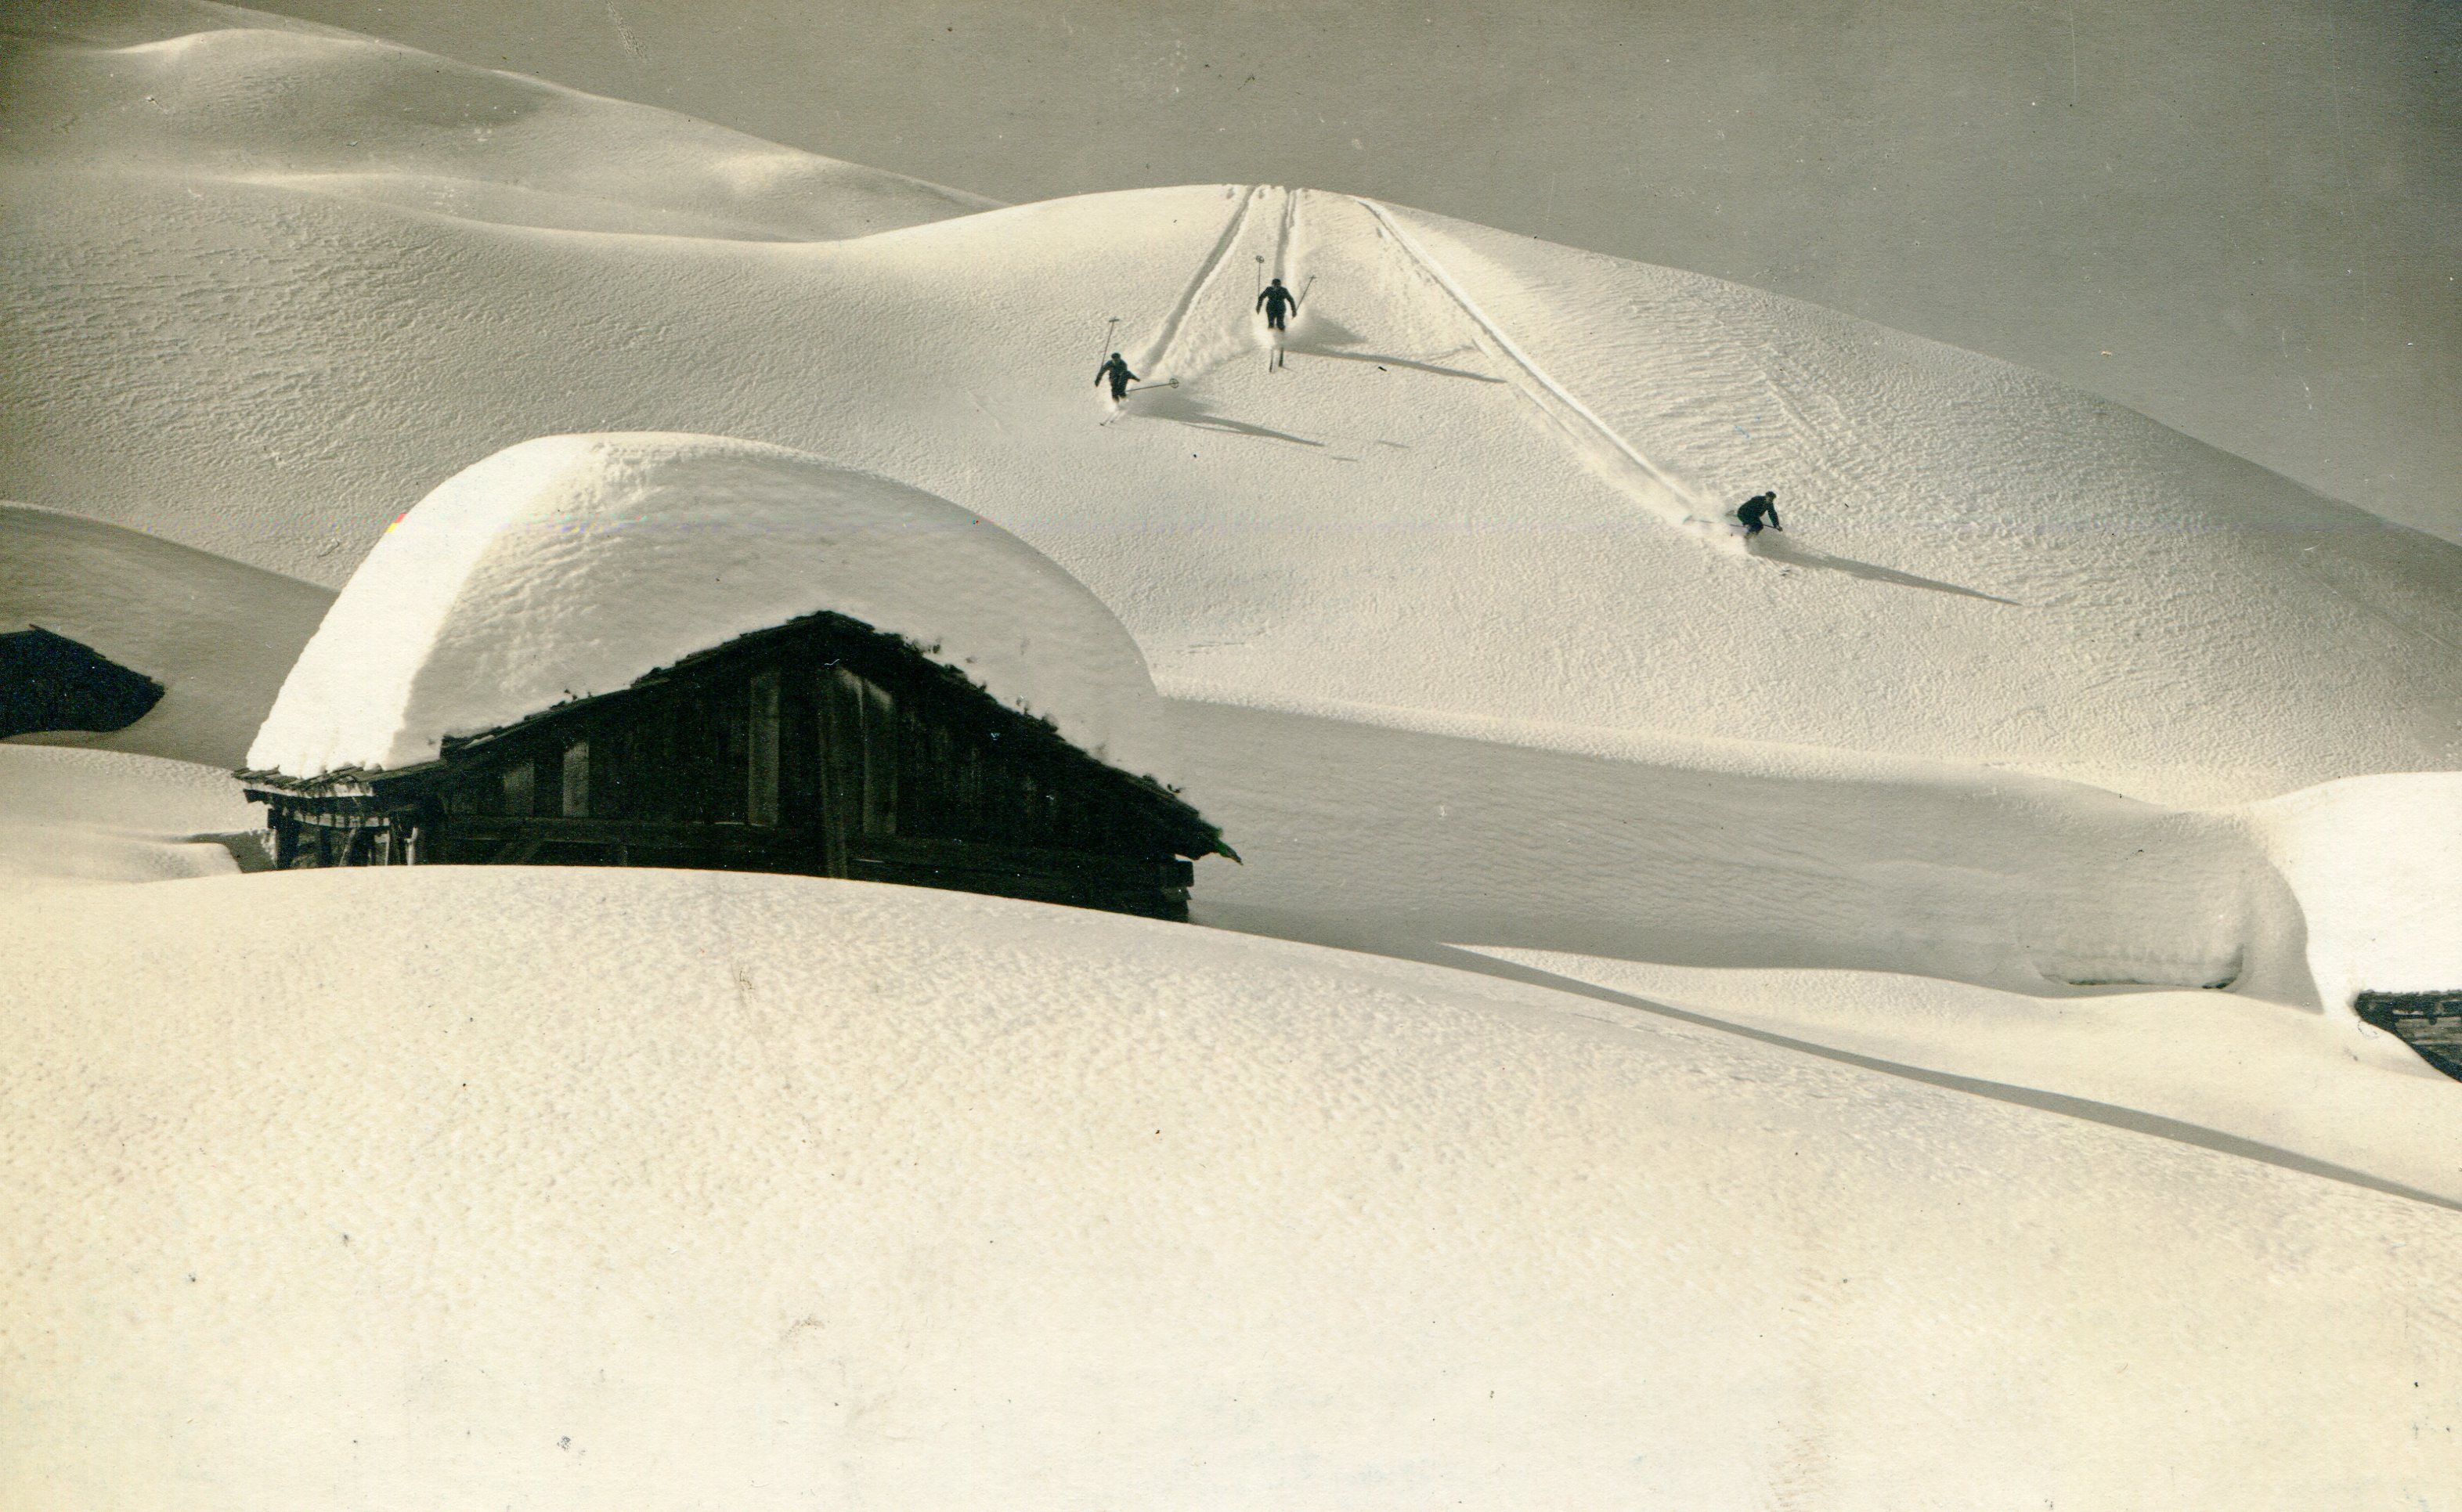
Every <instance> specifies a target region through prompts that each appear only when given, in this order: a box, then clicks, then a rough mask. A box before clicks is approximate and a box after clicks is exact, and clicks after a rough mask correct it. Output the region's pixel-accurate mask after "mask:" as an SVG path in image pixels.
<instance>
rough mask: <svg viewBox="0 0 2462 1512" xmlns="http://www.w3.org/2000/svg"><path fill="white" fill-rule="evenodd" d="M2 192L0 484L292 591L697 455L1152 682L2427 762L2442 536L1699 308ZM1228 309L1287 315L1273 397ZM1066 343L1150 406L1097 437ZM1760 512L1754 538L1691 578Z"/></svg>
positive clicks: (1546, 265) (2023, 740) (2164, 786)
mask: <svg viewBox="0 0 2462 1512" xmlns="http://www.w3.org/2000/svg"><path fill="white" fill-rule="evenodd" d="M14 197H15V199H16V200H17V202H18V203H19V205H21V207H22V209H23V211H24V214H23V215H22V217H21V224H20V226H19V227H18V228H17V229H16V230H15V231H14V232H13V233H12V234H13V240H14V243H15V246H14V247H13V248H12V251H14V252H16V253H17V255H14V256H12V257H11V258H10V259H8V260H6V261H5V263H0V307H4V308H5V313H6V314H7V315H8V316H9V317H10V318H11V319H12V320H15V321H17V322H19V323H21V324H23V325H25V326H26V327H27V328H28V329H30V330H32V331H34V332H36V333H38V335H39V339H29V340H27V341H25V342H22V343H21V351H20V360H17V361H13V362H11V363H10V364H8V365H7V366H6V368H5V369H0V404H6V405H7V406H8V408H9V412H10V413H11V415H12V417H15V418H16V421H17V422H16V423H14V424H12V425H11V427H9V428H8V429H7V431H6V432H5V433H0V486H14V487H15V488H16V489H17V490H18V491H19V492H20V494H21V495H23V496H30V497H34V498H37V499H51V498H64V499H68V500H70V501H71V502H75V503H76V505H77V506H78V507H79V508H89V509H93V510H96V511H106V510H107V511H109V512H111V513H112V516H113V517H114V518H117V519H122V520H125V521H127V522H128V523H132V524H138V525H141V526H144V527H145V528H147V529H156V530H159V531H161V532H162V533H164V534H168V535H172V536H175V537H177V538H180V539H184V540H189V541H192V542H194V543H195V544H199V545H204V546H209V547H211V548H213V549H215V550H218V551H225V552H227V553H228V554H233V555H237V556H241V557H244V558H246V559H248V560H253V561H259V562H265V563H268V564H271V565H279V566H282V567H284V568H285V569H286V570H289V571H294V572H301V573H305V574H309V575H313V576H315V577H318V578H319V579H321V580H327V581H338V580H340V578H341V577H342V576H344V575H345V574H346V572H347V571H348V568H349V566H350V565H351V564H352V563H353V562H354V561H356V558H357V556H358V555H359V554H360V553H361V552H362V551H364V550H365V549H366V547H367V545H368V544H371V543H373V541H374V540H375V539H376V537H377V536H378V534H379V533H380V532H381V531H382V529H383V527H384V525H385V523H386V522H388V521H390V520H391V519H392V518H394V517H395V516H396V515H398V514H399V513H400V511H401V510H402V509H404V508H408V506H409V505H410V504H411V503H412V502H413V501H415V500H416V499H417V498H418V497H420V495H421V494H422V493H423V492H424V491H425V490H426V489H427V488H429V487H431V486H434V483H435V482H436V480H438V479H440V478H442V477H443V476H445V475H447V474H448V473H450V472H451V471H453V470H454V469H456V468H458V467H461V466H463V465H465V464H467V462H468V461H469V459H470V458H472V457H473V456H478V455H484V454H485V453H486V451H488V450H491V449H493V448H496V447H499V446H503V445H508V444H510V443H513V442H516V441H520V440H523V439H525V438H528V437H532V436H541V435H554V434H564V433H576V432H597V431H611V430H652V429H655V430H689V431H695V432H701V433H706V434H714V435H729V436H742V437H746V438H749V439H753V440H758V441H765V442H770V443H777V444H781V445H788V446H794V447H798V448H800V449H804V450H810V451H818V452H821V453H823V454H826V455H829V456H831V457H835V458H838V459H840V460H842V461H845V462H847V463H848V464H852V465H856V466H862V467H869V468H872V469H874V470H876V471H879V472H882V473H885V474H887V475H889V476H893V477H896V478H899V479H903V480H906V481H908V482H911V483H913V484H914V485H915V486H918V487H922V488H925V489H928V490H930V491H931V492H933V493H936V494H939V496H941V497H942V498H945V499H948V500H951V501H953V502H954V503H956V504H957V505H959V506H960V507H961V508H966V509H969V510H972V511H973V512H974V513H975V514H976V515H978V516H980V517H982V518H983V519H984V520H987V521H990V522H993V523H995V524H997V525H999V526H1000V527H1001V528H1002V529H1006V530H1009V531H1011V532H1012V533H1014V534H1016V535H1017V536H1019V537H1020V538H1021V539H1023V540H1025V541H1026V542H1027V543H1028V544H1030V545H1032V546H1033V547H1035V548H1036V549H1037V550H1038V551H1042V552H1044V553H1045V554H1046V555H1047V556H1049V557H1050V558H1051V559H1052V560H1053V561H1055V562H1057V563H1059V564H1060V565H1061V566H1062V567H1063V568H1065V569H1066V570H1068V571H1069V572H1070V573H1071V574H1073V575H1074V576H1076V577H1077V578H1078V579H1079V580H1080V581H1082V582H1084V583H1085V584H1086V585H1087V586H1088V587H1089V588H1090V589H1091V591H1092V592H1093V593H1094V594H1095V595H1096V596H1097V597H1099V598H1101V599H1102V600H1103V601H1104V602H1105V603H1106V604H1107V605H1109V606H1110V608H1111V609H1112V612H1113V613H1114V614H1115V615H1117V616H1118V617H1119V618H1120V620H1121V621H1122V623H1124V624H1125V625H1126V626H1127V627H1128V629H1129V631H1130V633H1131V634H1132V635H1133V636H1134V637H1136V640H1137V643H1138V645H1139V647H1140V648H1141V649H1142V651H1143V652H1144V654H1145V657H1146V659H1147V662H1148V664H1149V665H1150V666H1151V667H1152V668H1153V670H1154V675H1155V681H1156V683H1157V685H1158V686H1159V687H1160V688H1161V689H1162V690H1163V691H1164V692H1166V693H1169V694H1173V695H1176V696H1181V697H1189V698H1201V699H1209V700H1214V701H1219V702H1241V703H1249V704H1263V705H1267V706H1274V707H1283V708H1293V709H1301V710H1306V711H1309V712H1316V713H1324V714H1330V715H1334V716H1336V717H1348V718H1356V719H1364V720H1376V721H1380V722H1384V723H1389V724H1407V725H1411V726H1413V727H1415V728H1421V729H1428V728H1439V727H1442V726H1443V722H1445V721H1448V720H1451V719H1453V718H1455V717H1458V716H1462V717H1469V716H1475V717H1479V718H1482V719H1487V720H1491V721H1495V722H1498V725H1499V727H1500V728H1506V727H1509V728H1510V729H1511V730H1512V734H1511V735H1510V736H1509V737H1507V738H1510V739H1512V740H1515V741H1518V742H1521V743H1523V744H1529V745H1551V746H1555V747H1557V748H1560V749H1568V748H1569V749H1579V748H1585V747H1586V746H1587V745H1590V744H1592V743H1596V742H1598V741H1600V740H1603V739H1608V738H1611V737H1614V736H1617V735H1620V734H1623V733H1628V732H1632V731H1643V730H1649V731H1657V732H1661V733H1664V734H1667V735H1674V736H1682V737H1686V738H1691V739H1696V740H1737V741H1752V742H1765V743H1788V744H1797V745H1830V746H1837V747H1842V748H1849V749H1858V750H1868V751H1879V752H1887V753H1890V754H1894V755H1904V756H1911V757H1919V758H1930V759H1941V760H1951V761H1960V762H1970V763H1986V764H1993V765H1998V766H2004V767H2025V768H2028V769H2030V770H2035V771H2040V772H2048V773H2052V774H2055V775H2067V776H2074V777H2079V778H2082V779H2084V780H2087V781H2092V782H2097V783H2100V784H2103V785H2106V786H2111V787H2116V788H2121V789H2123V790H2126V791H2129V792H2131V793H2135V794H2138V795H2141V796H2152V797H2156V798H2160V799H2163V800H2166V801H2184V802H2194V803H2199V804H2225V803H2235V802H2239V801H2244V800H2247V799H2250V798H2256V797H2261V796H2270V795H2272V794H2275V793H2278V792H2283V791H2289V790H2292V789H2294V788H2302V787H2306V786H2310V785H2313V784H2316V783H2319V782H2324V781H2330V780H2333V779H2335V778H2339V777H2344V776H2353V775H2361V774H2365V773H2369V772H2378V771H2388V770H2417V769H2441V768H2444V767H2457V766H2462V748H2457V737H2462V658H2457V657H2455V656H2454V655H2453V654H2452V653H2451V647H2454V646H2462V547H2456V546H2453V545H2451V544H2448V543H2444V542H2441V541H2438V540H2435V539H2433V538H2431V537H2428V536H2425V535H2421V534H2418V533H2416V532H2413V531H2409V530H2406V529H2399V528H2396V527H2394V526H2391V525H2389V524H2387V523H2386V522H2385V521H2382V520H2379V519H2376V518H2374V517H2372V516H2369V515H2366V514H2364V513H2361V512H2360V511H2357V510H2354V509H2351V508H2345V507H2343V506H2340V505H2337V504H2334V503H2332V502H2331V501H2328V500H2325V499H2322V498H2321V497H2319V496H2317V495H2315V494H2313V493H2310V492H2308V491H2307V490H2305V489H2302V488H2300V487H2299V486H2296V485H2294V484H2292V483H2290V482H2288V481H2286V480H2284V479H2282V478H2279V477H2277V476H2275V475H2273V474H2270V473H2267V472H2265V471H2263V470H2262V469H2260V468H2257V467H2256V466H2254V465H2252V464H2247V463H2245V462H2242V461H2239V460H2237V459H2235V458H2232V457H2229V456H2226V455H2224V454H2222V453H2220V452H2216V451H2214V449H2212V448H2211V447H2207V446H2204V445H2201V444H2199V443H2195V442H2193V441H2192V440H2190V439H2188V438H2187V437H2184V436H2181V435H2179V434H2178V433H2176V432H2173V431H2170V430H2167V429H2165V428H2164V427H2162V426H2160V425H2157V424H2155V423H2153V422H2152V421H2148V420H2146V419H2145V418H2144V417H2142V416H2138V415H2135V414H2132V413H2130V412H2128V411H2127V410H2124V409H2122V408H2120V407H2119V406H2117V405H2114V404H2111V403H2108V402H2106V401H2104V400H2098V399H2096V398H2094V397H2093V396H2091V395H2087V394H2084V393H2082V392H2080V391H2077V390H2074V389H2069V388H2066V387H2063V386H2062V385H2061V384H2058V383H2056V382H2053V381H2051V380H2049V379H2047V378H2041V377H2040V376H2037V375H2033V374H2028V373H2024V372H2021V371H2019V370H2018V369H2016V368H2013V367H2010V366H2008V365H2006V364H2003V363H1999V362H1996V361H1993V360H1991V359H1989V358H1985V357H1981V356H1975V355H1973V354H1971V353H1964V352H1958V351H1954V350H1953V349H1950V348H1947V347H1942V346H1939V345H1936V344H1933V343H1931V342H1926V341H1921V340H1917V339H1914V338H1911V337H1908V336H1904V335H1897V334H1895V333H1892V332H1889V331H1886V330H1883V329H1881V328H1879V327H1875V326H1872V325H1869V324H1867V323H1865V322H1861V321H1857V320H1852V319H1849V318H1847V317H1845V316H1843V315H1839V314H1836V313H1831V312H1827V311H1823V310H1819V309H1816V308H1813V307H1810V306H1806V305H1803V304H1799V303H1796V302H1793V301H1789V300H1784V299H1781V298H1777V297H1775V296H1772V295H1768V294H1765V293H1761V292H1756V291H1753V290H1749V289H1744V288H1740V287H1739V286H1736V285H1733V284H1727V283H1722V282H1719V281H1717V280H1715V279H1710V278H1703V277H1698V276H1695V275H1692V274H1687V273H1681V272H1676V271H1674V270H1667V269H1660V268H1650V267H1645V266H1642V265H1638V264H1632V263H1625V262H1620V261H1617V260H1615V259H1611V258H1605V257H1597V256H1592V255H1588V254H1585V253H1581V252H1576V251H1573V250H1570V249H1567V248H1557V247H1551V246H1548V245H1546V244H1544V243H1540V242H1536V241H1532V240H1530V239H1527V238H1522V237H1510V236H1507V235H1505V234H1503V233H1501V232H1491V231H1486V230H1482V229H1481V228H1479V227H1469V226H1465V225H1463V224H1461V223H1458V222H1452V221H1447V220H1444V219H1442V218H1440V217H1436V216H1431V215H1425V214H1421V213H1418V212H1414V211H1408V210H1404V209H1400V208H1398V207H1394V206H1389V205H1366V204H1363V203H1361V202H1360V201H1358V200H1356V199H1353V198H1351V197H1349V196H1343V195H1336V194H1325V193H1317V192H1313V191H1306V190H1298V191H1285V190H1282V189H1275V188H1262V187H1257V186H1220V185H1217V186H1199V187H1189V188H1171V189H1146V190H1134V191H1127V192H1122V193H1116V194H1105V195H1092V196H1086V197H1083V198H1077V199H1070V200H1064V201H1055V202H1050V203H1047V204H1042V205H1025V206H1016V207H1011V208H1008V209H1001V210H993V211H988V212H985V213H983V214H978V215H968V216H962V217H959V218H956V219H952V220H945V221H939V222H935V223H932V224H929V225H922V226H915V227H907V228H905V229H902V230H898V231H895V232H891V233H888V234H885V235H880V236H869V237H862V238H859V239H855V240H851V241H839V242H831V243H815V244H805V245H794V246H780V245H774V244H754V243H746V242H743V241H722V240H717V239H702V240H687V239H681V238H663V239H659V240H655V241H653V240H647V239H641V238H611V237H591V236H578V235H567V234H555V233H545V232H535V231H513V230H508V229H507V228H504V227H487V226H481V225H473V224H469V223H447V222H440V221H432V220H422V219H418V218H414V217H410V216H408V215H407V214H406V213H405V212H402V211H399V210H396V209H393V208H391V207H389V206H385V205H369V204H363V203H356V202H343V201H336V200H332V199H325V198H318V197H315V196H310V195H304V194H301V193H298V192H296V191H292V190H286V189H283V188H281V187H280V186H278V185H271V184H233V183H209V182H171V181H166V180H158V179H150V178H147V177H144V176H142V175H116V176H115V175H106V174H90V175H54V176H51V177H45V176H42V175H29V176H27V177H26V178H25V179H24V181H23V182H22V183H20V184H18V185H17V186H16V188H15V190H14ZM131 225H142V226H146V227H149V228H150V229H149V233H148V236H147V238H146V239H145V244H144V245H143V246H142V247H131V246H128V245H127V243H126V238H125V235H124V231H123V229H122V228H124V227H128V226H131ZM1270 271H1280V272H1281V273H1282V274H1283V275H1284V276H1285V279H1286V280H1287V281H1288V282H1289V284H1290V287H1292V288H1293V289H1295V290H1300V291H1304V292H1306V293H1307V304H1306V305H1305V306H1304V311H1303V314H1302V316H1301V319H1300V321H1299V322H1298V324H1297V325H1296V326H1295V327H1294V329H1293V330H1292V331H1291V332H1290V333H1289V335H1288V338H1287V351H1286V356H1287V362H1286V365H1285V366H1283V367H1282V368H1280V369H1269V367H1268V364H1267V355H1266V352H1265V350H1264V348H1263V344H1262V337H1261V335H1260V332H1259V321H1258V318H1257V316H1256V315H1255V313H1254V312H1253V308H1252V306H1253V301H1254V297H1255V293H1254V291H1255V287H1256V279H1257V277H1258V276H1259V275H1260V274H1262V273H1264V272H1270ZM200 310H210V311H214V312H216V313H215V314H214V316H213V317H212V318H209V319H203V320H201V319H199V318H198V316H197V314H196V312H198V311H200ZM102 311H108V312H110V313H111V314H110V317H109V318H101V317H100V316H99V314H98V312H102ZM1113 317H1117V322H1118V323H1117V326H1116V329H1114V327H1113V326H1112V318H1113ZM1111 348H1117V349H1118V350H1120V351H1122V352H1124V353H1125V354H1127V356H1129V358H1130V359H1131V361H1132V362H1133V364H1135V365H1136V369H1137V371H1138V372H1139V373H1140V374H1143V375H1145V376H1147V377H1148V378H1153V379H1156V380H1169V379H1175V378H1176V379H1177V387H1164V388H1158V389H1150V390H1147V391H1145V392H1143V393H1138V394H1134V395H1132V396H1131V397H1130V400H1129V402H1128V404H1127V406H1126V407H1125V409H1124V410H1123V411H1122V412H1120V413H1119V414H1117V415H1116V416H1114V415H1113V414H1112V411H1110V410H1109V408H1108V407H1107V405H1106V404H1105V402H1104V401H1103V400H1100V399H1099V398H1098V397H1097V396H1096V393H1095V390H1094V387H1093V373H1094V366H1095V364H1096V362H1098V361H1099V360H1100V358H1101V356H1102V354H1103V353H1104V351H1106V350H1108V349H1111ZM131 375H138V377H136V378H132V377H131ZM1107 421H1108V422H1107ZM1765 487H1775V488H1776V489H1777V490H1778V492H1779V503H1780V507H1781V510H1782V516H1783V518H1784V519H1785V521H1786V524H1787V526H1788V528H1789V533H1788V534H1786V535H1783V536H1779V535H1774V534H1765V535H1764V536H1762V537H1761V538H1760V540H1759V541H1758V542H1756V543H1755V544H1754V548H1753V550H1752V551H1746V550H1745V549H1744V547H1743V543H1740V542H1739V541H1736V540H1735V539H1734V538H1733V537H1732V536H1729V535H1725V534H1723V533H1720V532H1719V531H1717V530H1715V529H1713V530H1711V531H1709V533H1708V535H1707V537H1706V538H1705V534H1704V533H1703V529H1701V527H1702V526H1703V524H1704V519H1705V516H1708V515H1715V514H1717V512H1718V511H1719V510H1721V509H1723V508H1726V507H1729V506H1732V505H1733V504H1734V503H1736V502H1737V501H1739V500H1740V499H1741V498H1743V497H1745V496H1746V495H1748V494H1750V493H1754V492H1758V491H1760V490H1761V489H1762V488H1765Z"/></svg>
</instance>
